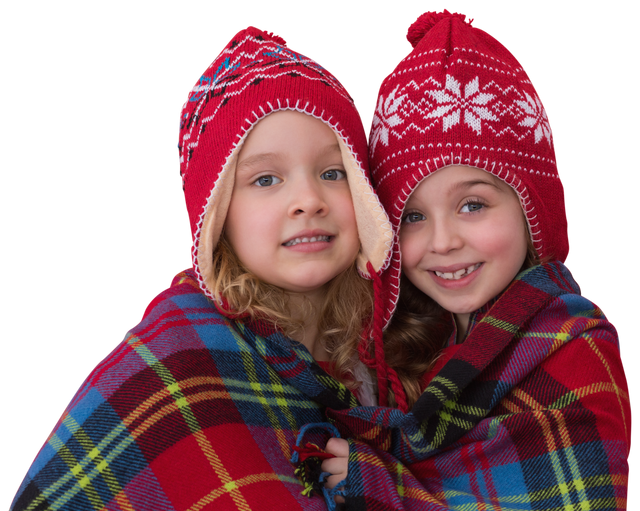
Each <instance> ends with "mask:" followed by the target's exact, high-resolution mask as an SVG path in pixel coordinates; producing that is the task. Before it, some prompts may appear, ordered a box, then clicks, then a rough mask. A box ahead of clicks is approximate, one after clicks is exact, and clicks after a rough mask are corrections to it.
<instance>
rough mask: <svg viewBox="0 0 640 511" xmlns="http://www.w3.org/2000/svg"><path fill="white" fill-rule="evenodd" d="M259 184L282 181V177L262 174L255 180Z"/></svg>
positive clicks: (273, 183)
mask: <svg viewBox="0 0 640 511" xmlns="http://www.w3.org/2000/svg"><path fill="white" fill-rule="evenodd" d="M254 183H255V184H256V185H257V186H271V185H275V184H278V183H282V179H280V178H278V177H276V176H260V177H259V178H258V179H256V180H255V181H254Z"/></svg>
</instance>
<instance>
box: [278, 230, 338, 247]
mask: <svg viewBox="0 0 640 511" xmlns="http://www.w3.org/2000/svg"><path fill="white" fill-rule="evenodd" d="M314 236H330V237H332V238H334V237H335V234H331V233H330V232H329V231H323V230H322V229H305V230H304V231H300V232H298V233H296V234H294V235H293V236H290V237H289V238H287V239H286V240H284V241H283V242H282V245H284V244H285V243H289V242H290V241H291V240H295V239H296V238H313V237H314Z"/></svg>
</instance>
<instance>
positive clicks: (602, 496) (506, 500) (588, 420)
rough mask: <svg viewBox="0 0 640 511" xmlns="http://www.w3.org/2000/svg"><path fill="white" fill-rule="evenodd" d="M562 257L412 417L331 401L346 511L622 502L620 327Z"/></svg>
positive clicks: (624, 450) (513, 292)
mask: <svg viewBox="0 0 640 511" xmlns="http://www.w3.org/2000/svg"><path fill="white" fill-rule="evenodd" d="M579 292H580V291H579V288H578V286H577V284H576V283H575V281H574V280H573V278H572V277H571V274H570V273H569V271H568V270H567V269H566V267H564V266H563V265H562V264H561V263H559V262H552V263H548V264H544V265H540V266H537V267H534V268H531V269H529V270H527V271H525V272H523V273H521V274H520V275H519V276H518V277H517V278H516V280H515V281H514V282H513V283H512V285H511V286H510V287H509V288H508V289H507V290H506V291H505V292H504V293H503V294H502V295H501V296H500V297H499V299H498V300H497V301H496V302H495V303H494V304H493V305H492V306H491V308H490V309H489V310H488V311H486V312H485V313H484V314H483V315H482V317H476V318H474V322H473V324H474V325H475V326H474V327H473V328H472V330H471V331H470V332H469V335H468V337H467V339H466V340H465V342H464V344H463V345H462V347H461V348H460V349H459V350H458V351H457V352H456V353H455V355H454V356H453V357H452V359H451V360H449V361H448V362H447V364H445V366H444V367H443V368H442V370H441V371H440V372H439V373H438V374H437V375H436V376H435V377H434V378H433V380H432V381H431V382H430V383H429V385H428V386H427V388H426V389H425V390H424V392H423V395H422V396H421V397H420V398H419V400H418V402H417V403H416V405H415V406H414V408H413V410H412V411H411V412H410V413H407V414H404V413H402V412H400V411H399V410H393V409H388V408H368V407H357V408H353V409H349V410H329V411H328V415H329V416H330V417H331V419H332V421H333V422H334V424H335V425H336V426H337V427H338V429H339V430H340V432H341V434H342V436H343V437H344V438H350V439H351V440H350V446H351V449H350V458H349V476H348V479H347V485H346V490H347V509H375V510H387V509H389V510H391V509H393V510H400V509H420V510H423V509H424V510H445V509H447V510H460V511H463V510H464V511H470V510H488V509H496V510H498V509H500V510H509V511H511V510H525V509H526V510H530V509H537V510H538V509H539V510H549V511H550V510H564V509H599V510H604V509H606V510H621V509H626V487H627V474H628V466H627V456H628V452H629V445H630V431H631V430H630V427H631V424H630V407H629V396H628V393H627V384H626V380H625V376H624V371H623V368H622V363H621V360H620V354H619V348H618V339H617V334H616V331H615V329H614V328H613V326H612V325H611V324H610V323H609V322H608V321H607V320H606V318H605V316H604V314H603V313H602V311H600V309H598V308H597V307H596V306H595V305H593V304H592V303H591V302H589V301H588V300H586V299H584V298H583V297H581V296H580V295H579Z"/></svg>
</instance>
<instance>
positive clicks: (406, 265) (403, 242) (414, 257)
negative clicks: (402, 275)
mask: <svg viewBox="0 0 640 511" xmlns="http://www.w3.org/2000/svg"><path fill="white" fill-rule="evenodd" d="M400 253H401V254H402V269H403V270H405V271H411V270H412V269H413V268H415V267H416V266H417V265H418V263H419V262H420V261H421V259H422V257H423V255H424V250H423V249H422V247H421V244H420V243H419V238H418V237H417V236H415V235H412V234H404V235H403V234H402V233H401V234H400Z"/></svg>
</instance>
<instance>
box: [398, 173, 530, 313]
mask: <svg viewBox="0 0 640 511" xmlns="http://www.w3.org/2000/svg"><path fill="white" fill-rule="evenodd" d="M526 236H528V234H527V231H526V227H525V220H524V215H523V212H522V208H521V206H520V201H519V199H518V197H517V195H516V194H515V192H514V191H513V190H512V188H511V187H510V186H509V185H507V184H506V183H504V182H503V181H501V180H500V179H498V178H496V177H494V176H492V175H491V174H489V173H488V172H485V171H484V170H481V169H478V168H475V167H464V166H451V167H446V168H444V169H442V170H439V171H437V172H435V173H434V174H432V175H431V176H429V177H427V178H426V179H424V180H423V181H422V182H421V183H420V184H419V185H418V187H417V188H416V189H415V190H414V192H413V194H412V195H411V197H409V200H408V201H407V205H406V207H405V210H404V215H403V219H402V225H401V230H400V247H401V250H402V269H403V271H404V274H405V275H406V276H407V277H408V278H409V280H411V282H412V283H413V284H414V285H415V286H416V287H418V288H419V289H420V290H421V291H422V292H423V293H425V294H426V295H428V296H430V297H431V298H433V299H434V300H435V301H436V302H438V303H439V304H440V305H441V306H442V307H444V308H445V309H446V310H448V311H450V312H453V313H454V314H456V315H467V316H466V317H468V313H470V312H473V311H475V310H476V309H478V308H480V307H481V306H483V305H484V304H485V303H487V302H488V301H489V300H491V299H492V298H494V297H495V296H497V295H498V294H499V293H500V292H502V291H503V290H504V289H505V288H506V287H507V286H508V285H509V283H510V282H511V281H512V280H513V278H514V277H515V276H516V274H517V273H518V271H519V270H520V268H521V267H522V264H523V263H524V260H525V257H526V254H527V238H526Z"/></svg>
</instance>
